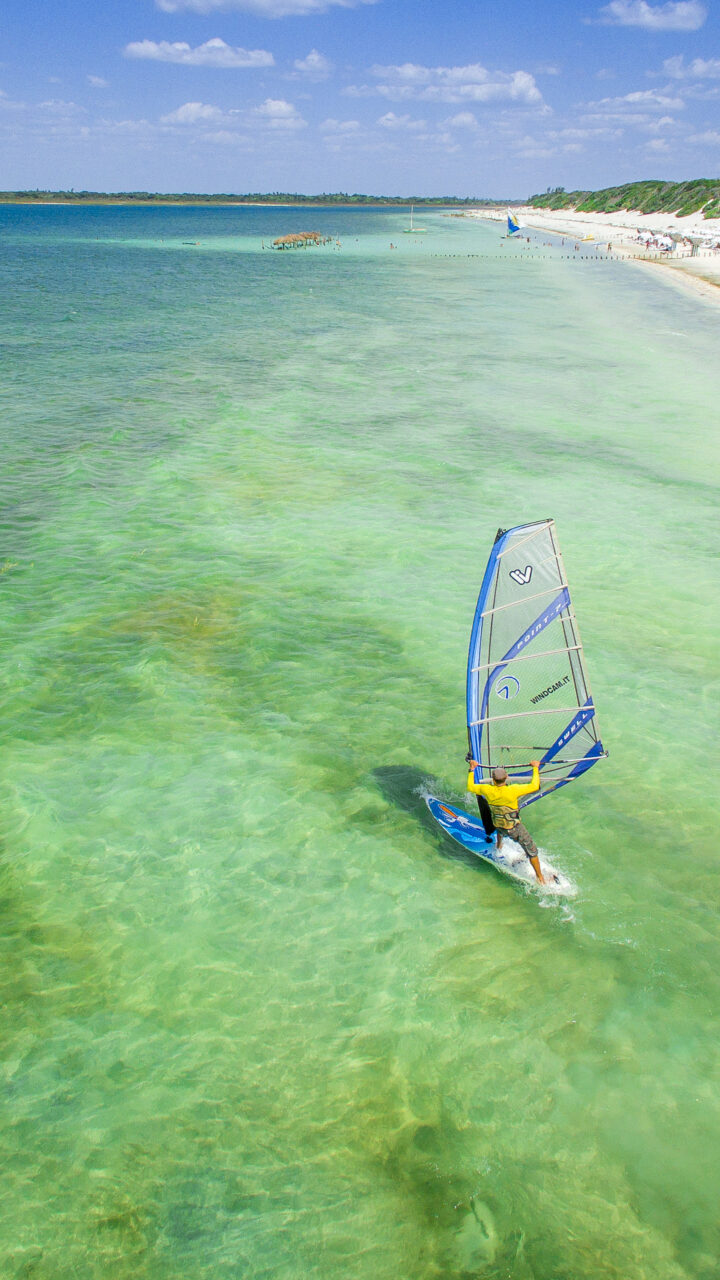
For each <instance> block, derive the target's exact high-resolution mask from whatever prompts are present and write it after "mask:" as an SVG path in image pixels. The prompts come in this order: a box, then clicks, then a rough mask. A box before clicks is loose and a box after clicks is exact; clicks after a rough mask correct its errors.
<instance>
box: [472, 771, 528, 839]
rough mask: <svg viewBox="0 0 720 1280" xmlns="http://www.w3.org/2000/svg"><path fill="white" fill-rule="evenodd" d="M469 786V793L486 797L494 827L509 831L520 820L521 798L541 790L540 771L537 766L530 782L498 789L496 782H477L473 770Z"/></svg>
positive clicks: (511, 784) (512, 784) (512, 783)
mask: <svg viewBox="0 0 720 1280" xmlns="http://www.w3.org/2000/svg"><path fill="white" fill-rule="evenodd" d="M467 785H468V791H472V792H474V794H475V795H476V796H484V797H485V799H486V800H487V802H488V804H489V805H490V813H491V814H492V820H493V823H494V825H495V826H496V827H500V829H501V830H502V831H509V830H510V828H511V827H514V826H515V823H516V822H517V820H518V800H519V799H520V796H529V795H531V794H532V792H533V791H539V790H540V770H539V769H538V767H537V765H535V766H534V768H533V774H532V778H531V780H530V782H524V783H515V782H506V783H504V784H503V785H502V786H501V787H498V786H497V785H496V784H495V783H494V782H475V781H474V779H473V770H472V769H471V770H470V772H469V774H468V781H467Z"/></svg>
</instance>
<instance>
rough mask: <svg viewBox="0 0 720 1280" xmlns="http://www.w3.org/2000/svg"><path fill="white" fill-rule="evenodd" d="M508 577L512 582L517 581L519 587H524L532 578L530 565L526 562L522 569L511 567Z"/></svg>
mask: <svg viewBox="0 0 720 1280" xmlns="http://www.w3.org/2000/svg"><path fill="white" fill-rule="evenodd" d="M510 577H511V578H512V580H513V582H519V584H520V586H521V587H526V586H527V584H528V582H529V581H530V579H531V578H532V565H531V564H526V565H525V568H524V569H512V570H511V571H510Z"/></svg>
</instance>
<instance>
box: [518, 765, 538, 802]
mask: <svg viewBox="0 0 720 1280" xmlns="http://www.w3.org/2000/svg"><path fill="white" fill-rule="evenodd" d="M530 763H531V765H532V771H533V774H532V778H531V779H530V781H529V782H526V783H523V785H522V786H516V787H515V794H516V795H518V796H529V795H530V794H531V793H532V792H533V791H539V790H540V761H539V760H531V761H530Z"/></svg>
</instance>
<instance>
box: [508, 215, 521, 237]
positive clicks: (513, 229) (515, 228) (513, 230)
mask: <svg viewBox="0 0 720 1280" xmlns="http://www.w3.org/2000/svg"><path fill="white" fill-rule="evenodd" d="M507 223H508V229H507V233H508V236H516V235H517V234H518V232H519V231H520V223H519V222H516V221H515V219H514V217H513V215H512V214H511V212H510V210H509V209H508V211H507Z"/></svg>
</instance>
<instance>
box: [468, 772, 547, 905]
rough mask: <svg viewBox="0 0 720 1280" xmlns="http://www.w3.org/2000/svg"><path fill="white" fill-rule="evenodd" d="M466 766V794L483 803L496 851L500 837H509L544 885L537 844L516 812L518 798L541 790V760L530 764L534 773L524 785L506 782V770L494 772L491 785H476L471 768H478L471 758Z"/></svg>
mask: <svg viewBox="0 0 720 1280" xmlns="http://www.w3.org/2000/svg"><path fill="white" fill-rule="evenodd" d="M468 764H469V766H470V772H469V774H468V780H467V787H468V791H472V793H473V795H476V796H478V797H479V799H478V804H480V801H481V800H485V801H486V803H487V805H488V807H489V809H490V815H491V817H492V820H493V825H494V827H495V830H496V832H497V847H498V849H502V842H503V837H504V836H506V835H507V836H509V837H510V839H511V840H514V841H515V842H516V843H517V844H519V845H520V848H521V849H522V851H523V853H524V854H525V856H526V857H527V858H528V859H529V860H530V865H531V867H532V869H533V871H534V872H535V875H536V876H537V878H538V880H539V882H540V884H545V877H544V876H543V873H542V868H541V866H540V859H539V858H538V851H537V845H536V844H535V842H534V840H533V838H532V836H531V835H530V832H529V831H528V829H527V827H526V826H525V825H524V823H522V822H521V821H520V814H519V811H518V800H519V799H520V796H529V795H532V793H533V792H534V791H539V790H540V761H539V760H531V761H530V764H531V765H532V771H533V772H532V778H531V779H530V781H529V782H525V783H522V782H508V775H507V770H505V769H503V768H497V769H493V771H492V782H475V780H474V778H473V769H475V768H477V767H478V765H477V763H476V761H475V760H473V759H472V756H470V757H469V758H468ZM481 814H482V809H481Z"/></svg>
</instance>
